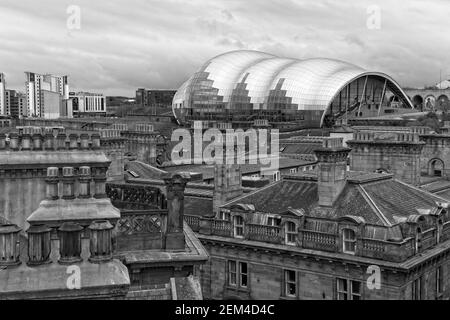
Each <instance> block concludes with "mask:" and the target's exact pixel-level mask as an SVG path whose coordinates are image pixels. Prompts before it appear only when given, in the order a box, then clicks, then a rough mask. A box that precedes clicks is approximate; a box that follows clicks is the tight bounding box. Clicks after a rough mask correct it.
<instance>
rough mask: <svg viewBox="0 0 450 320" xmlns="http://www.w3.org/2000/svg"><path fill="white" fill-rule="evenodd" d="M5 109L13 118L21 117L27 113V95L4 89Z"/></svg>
mask: <svg viewBox="0 0 450 320" xmlns="http://www.w3.org/2000/svg"><path fill="white" fill-rule="evenodd" d="M5 97H6V99H5V100H6V110H7V114H8V115H10V116H11V117H13V118H22V117H25V116H26V115H27V97H26V95H25V94H24V93H21V92H18V91H16V90H10V89H6V91H5Z"/></svg>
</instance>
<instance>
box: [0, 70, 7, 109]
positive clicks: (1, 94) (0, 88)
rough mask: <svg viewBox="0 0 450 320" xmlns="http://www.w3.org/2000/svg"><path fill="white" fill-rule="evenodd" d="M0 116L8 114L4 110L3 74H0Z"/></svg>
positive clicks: (4, 84) (4, 87)
mask: <svg viewBox="0 0 450 320" xmlns="http://www.w3.org/2000/svg"><path fill="white" fill-rule="evenodd" d="M0 114H8V113H7V110H6V82H5V75H4V74H3V73H0Z"/></svg>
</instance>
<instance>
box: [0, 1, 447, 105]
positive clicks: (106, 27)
mask: <svg viewBox="0 0 450 320" xmlns="http://www.w3.org/2000/svg"><path fill="white" fill-rule="evenodd" d="M71 6H78V8H79V9H80V19H79V21H80V25H79V27H80V28H79V29H78V28H77V23H76V22H77V19H76V16H74V15H73V13H74V12H75V11H72V7H71ZM373 6H375V7H373ZM377 8H379V12H380V15H379V17H380V19H379V20H378V19H377V17H378V15H377V12H378V11H376V9H377ZM68 11H69V13H68ZM449 17H450V2H449V1H448V0H369V1H366V0H351V1H350V0H349V1H342V0H308V1H307V0H271V1H265V0H221V1H218V0H214V1H213V0H207V1H206V0H201V1H200V0H183V1H181V0H161V1H160V0H126V1H117V0H116V1H111V0H110V1H99V0H97V1H93V0H53V1H49V0H39V1H36V0H0V72H3V73H5V74H6V79H7V83H8V87H9V88H12V89H19V90H22V91H23V90H24V81H25V76H24V73H23V72H24V71H26V70H28V71H33V72H37V73H54V74H68V75H69V81H70V86H71V90H87V91H99V92H104V93H105V94H108V95H126V96H134V92H135V90H136V88H137V87H147V88H177V87H178V86H179V85H180V84H181V83H182V82H183V81H184V80H186V79H187V78H188V77H189V75H190V74H191V73H193V72H194V71H195V70H196V69H198V68H199V67H200V66H201V65H202V64H203V63H204V62H205V61H206V60H208V59H209V58H211V57H213V56H215V55H218V54H220V53H223V52H226V51H231V50H238V49H252V50H261V51H266V52H269V53H273V54H276V55H280V56H285V57H295V58H300V59H301V58H310V57H328V58H337V59H341V60H345V61H349V62H352V63H354V64H357V65H360V66H362V67H364V68H366V69H369V70H374V71H383V72H386V73H388V74H390V75H391V76H392V77H394V78H395V79H396V80H398V81H399V82H400V84H401V85H403V86H419V87H421V86H424V85H428V84H434V83H437V82H438V81H439V74H440V70H441V69H442V77H443V78H450V28H449ZM378 21H379V22H380V24H379V28H377V26H378V24H377V22H378ZM368 22H369V23H368ZM368 25H369V26H371V27H370V28H369V27H368Z"/></svg>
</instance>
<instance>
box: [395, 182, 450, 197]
mask: <svg viewBox="0 0 450 320" xmlns="http://www.w3.org/2000/svg"><path fill="white" fill-rule="evenodd" d="M393 181H397V182H399V183H401V184H403V185H405V186H407V187H410V188H412V189H414V190H417V191H419V192H422V193H424V194H426V195H429V196H432V197H435V198H438V199H440V200H441V201H443V202H446V203H450V200H449V199H446V198H442V197H440V196H438V195H437V194H434V193H432V192H430V191H427V190H424V189H421V188H418V187H416V186H413V185H412V184H408V183H406V182H403V181H401V180H397V179H393Z"/></svg>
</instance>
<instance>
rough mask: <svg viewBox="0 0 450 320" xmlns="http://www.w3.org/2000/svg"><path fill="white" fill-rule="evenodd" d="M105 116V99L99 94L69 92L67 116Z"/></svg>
mask: <svg viewBox="0 0 450 320" xmlns="http://www.w3.org/2000/svg"><path fill="white" fill-rule="evenodd" d="M70 114H73V117H85V116H106V98H105V96H104V95H103V94H101V93H89V92H77V93H75V92H70V94H69V101H68V104H67V116H68V117H71V116H70Z"/></svg>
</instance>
